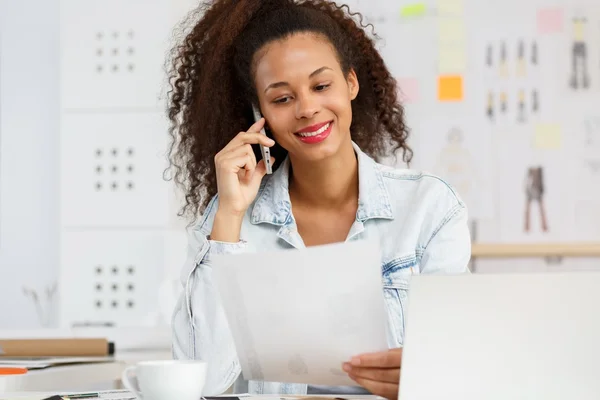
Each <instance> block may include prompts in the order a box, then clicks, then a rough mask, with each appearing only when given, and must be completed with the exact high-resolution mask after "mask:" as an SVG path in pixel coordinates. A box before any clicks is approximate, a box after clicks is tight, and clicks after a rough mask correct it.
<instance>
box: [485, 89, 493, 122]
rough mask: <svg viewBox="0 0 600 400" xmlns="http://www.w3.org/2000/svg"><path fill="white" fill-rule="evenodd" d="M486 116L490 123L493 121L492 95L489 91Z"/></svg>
mask: <svg viewBox="0 0 600 400" xmlns="http://www.w3.org/2000/svg"><path fill="white" fill-rule="evenodd" d="M486 114H487V116H488V118H489V119H491V120H492V121H493V120H494V94H493V93H492V91H491V90H490V91H489V93H488V99H487V112H486Z"/></svg>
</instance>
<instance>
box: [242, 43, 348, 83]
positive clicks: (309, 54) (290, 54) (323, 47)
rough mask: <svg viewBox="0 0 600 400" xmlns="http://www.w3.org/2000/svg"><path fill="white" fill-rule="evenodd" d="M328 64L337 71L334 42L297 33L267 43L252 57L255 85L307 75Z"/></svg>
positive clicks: (337, 64) (305, 76)
mask: <svg viewBox="0 0 600 400" xmlns="http://www.w3.org/2000/svg"><path fill="white" fill-rule="evenodd" d="M323 66H327V67H329V68H332V69H333V70H336V71H337V70H340V66H339V63H338V60H337V57H336V52H335V49H334V47H333V45H332V44H331V43H330V42H329V41H328V40H327V39H326V38H325V37H323V36H320V35H316V34H313V33H298V34H294V35H292V36H290V37H288V38H285V39H280V40H276V41H273V42H270V43H268V44H266V45H265V46H264V47H263V48H262V49H260V50H259V51H258V52H257V53H256V56H255V76H254V77H255V80H256V83H257V86H258V85H260V84H261V83H262V84H264V85H268V84H269V83H271V82H270V81H272V80H277V81H281V80H283V81H289V80H291V79H293V78H295V77H297V78H308V75H309V74H310V73H311V72H313V71H314V70H316V69H318V68H321V67H323Z"/></svg>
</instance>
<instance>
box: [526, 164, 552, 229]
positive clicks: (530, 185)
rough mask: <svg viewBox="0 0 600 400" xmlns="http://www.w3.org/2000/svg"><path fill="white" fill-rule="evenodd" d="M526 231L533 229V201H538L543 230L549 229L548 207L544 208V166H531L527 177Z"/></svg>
mask: <svg viewBox="0 0 600 400" xmlns="http://www.w3.org/2000/svg"><path fill="white" fill-rule="evenodd" d="M525 196H526V202H525V227H524V229H525V232H529V231H530V229H531V222H530V219H531V207H532V205H531V203H533V202H537V204H538V210H539V212H540V221H541V225H542V226H541V228H542V231H544V232H547V231H548V220H547V218H546V209H545V208H544V178H543V174H542V167H530V168H529V169H528V170H527V174H526V177H525Z"/></svg>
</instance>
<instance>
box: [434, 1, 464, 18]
mask: <svg viewBox="0 0 600 400" xmlns="http://www.w3.org/2000/svg"><path fill="white" fill-rule="evenodd" d="M437 9H438V15H440V16H460V15H463V14H464V11H465V4H464V0H438V1H437Z"/></svg>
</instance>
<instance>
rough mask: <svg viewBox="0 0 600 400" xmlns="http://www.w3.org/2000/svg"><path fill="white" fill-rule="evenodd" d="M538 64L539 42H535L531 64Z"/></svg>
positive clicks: (532, 45) (532, 48)
mask: <svg viewBox="0 0 600 400" xmlns="http://www.w3.org/2000/svg"><path fill="white" fill-rule="evenodd" d="M537 63H538V48H537V42H536V41H533V43H532V44H531V64H533V65H537Z"/></svg>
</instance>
